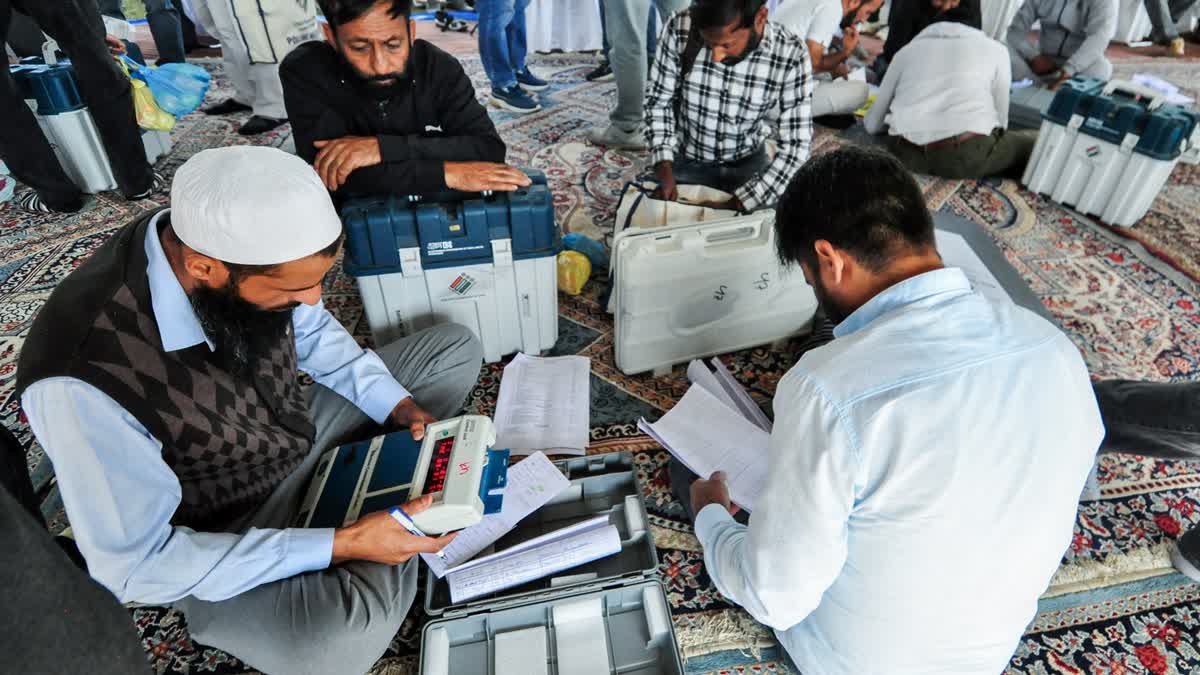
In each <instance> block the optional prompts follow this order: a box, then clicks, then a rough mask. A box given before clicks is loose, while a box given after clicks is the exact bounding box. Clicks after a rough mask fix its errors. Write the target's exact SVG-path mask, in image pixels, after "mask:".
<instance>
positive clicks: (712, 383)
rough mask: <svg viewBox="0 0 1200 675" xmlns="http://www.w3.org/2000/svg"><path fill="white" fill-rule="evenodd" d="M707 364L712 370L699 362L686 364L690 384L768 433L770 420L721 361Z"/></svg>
mask: <svg viewBox="0 0 1200 675" xmlns="http://www.w3.org/2000/svg"><path fill="white" fill-rule="evenodd" d="M709 363H711V364H712V370H709V369H708V367H707V366H705V365H704V364H703V363H701V362H700V361H699V360H696V361H692V362H691V363H690V364H688V371H687V372H688V380H690V381H691V383H692V384H698V385H700V386H702V387H704V389H705V390H706V391H708V393H710V394H712V395H714V396H716V397H717V398H718V399H720V400H721V402H722V403H725V404H726V405H728V406H729V407H730V408H732V409H733V410H735V411H736V412H738V413H739V414H740V415H741V416H742V417H744V418H746V419H747V420H749V421H750V422H752V423H753V424H754V426H756V427H758V428H760V429H762V430H763V431H766V432H768V433H770V431H771V428H772V426H773V425H772V423H771V420H770V418H768V417H767V415H766V413H764V412H763V411H762V408H760V407H758V404H757V403H755V402H754V399H753V398H751V397H750V394H749V393H748V392H747V391H746V388H745V387H743V386H742V384H741V383H740V382H738V381H737V378H735V377H734V376H733V374H732V373H730V372H729V369H728V368H726V367H725V364H724V363H722V362H721V359H718V358H714V359H712V360H711V361H710V362H709Z"/></svg>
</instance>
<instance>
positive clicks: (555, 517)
mask: <svg viewBox="0 0 1200 675" xmlns="http://www.w3.org/2000/svg"><path fill="white" fill-rule="evenodd" d="M555 465H556V466H557V467H559V469H561V470H562V472H563V474H564V475H566V477H567V478H568V479H569V480H570V481H571V485H570V487H568V488H567V489H566V490H564V491H563V492H562V494H560V495H558V496H557V497H556V498H555V499H553V500H552V501H550V502H549V503H548V504H546V505H545V506H544V507H542V508H541V509H538V510H537V511H536V512H534V513H533V514H531V515H530V516H528V517H527V518H526V519H525V520H523V521H521V523H520V524H519V525H518V526H517V527H516V529H514V530H513V531H512V532H509V533H508V534H507V535H505V536H504V537H503V538H501V539H500V540H499V541H498V542H496V545H495V548H496V550H500V549H505V548H508V547H510V546H513V545H515V544H518V543H520V542H523V541H526V540H529V539H532V538H534V537H537V536H539V535H542V534H545V533H546V532H550V531H553V530H557V529H560V528H563V527H567V526H569V525H572V524H574V523H577V522H581V521H584V520H587V519H589V518H593V517H595V516H598V515H602V514H607V515H608V517H609V522H610V523H611V524H613V525H615V526H616V527H617V530H618V531H619V533H620V536H621V551H620V553H617V554H615V555H612V556H608V557H606V558H602V559H600V560H596V561H594V562H591V563H588V564H586V565H581V566H579V567H576V568H573V569H570V570H566V571H565V572H563V573H562V574H560V575H558V576H554V577H550V578H543V579H538V580H537V581H533V582H530V583H528V584H524V585H522V586H518V587H516V588H512V589H508V590H507V591H504V592H502V593H498V594H493V595H491V596H485V597H483V598H478V599H476V600H473V601H471V602H466V603H461V604H458V605H454V604H451V602H450V591H449V584H448V583H447V582H446V580H445V579H438V578H437V577H436V576H435V575H433V574H429V575H428V576H427V579H426V587H425V591H426V592H425V610H426V612H427V613H428V614H429V615H430V616H431V617H441V618H439V619H436V620H434V621H431V622H430V623H429V624H428V625H426V627H425V633H424V636H423V638H422V644H421V673H422V674H423V675H451V674H453V675H470V674H474V673H478V674H479V675H515V674H516V673H521V675H536V674H539V673H546V674H547V675H572V674H574V673H579V674H580V675H583V674H587V675H592V674H593V673H595V674H597V675H599V674H608V675H618V674H619V675H650V674H651V673H655V674H659V673H662V674H666V675H682V673H683V664H682V663H681V661H680V658H679V650H678V647H677V646H676V643H675V632H674V630H673V628H672V626H671V619H670V613H669V612H668V609H667V598H666V592H665V591H664V589H663V587H662V584H661V583H660V582H659V581H658V579H657V578H656V570H657V560H658V558H657V553H656V550H655V548H654V542H653V539H652V537H651V535H650V532H649V530H648V529H647V526H646V523H647V519H646V511H645V508H644V506H643V503H642V491H641V486H640V485H639V483H638V480H637V477H636V474H635V469H634V466H633V458H632V457H631V456H630V455H629V454H628V453H620V454H610V455H600V456H596V457H581V458H578V459H570V460H565V461H560V462H556V463H555ZM601 626H603V631H601V630H600V627H601ZM600 633H603V635H602V636H601V635H600ZM601 638H603V639H601ZM538 649H541V651H542V652H543V653H542V654H541V655H539V654H538V653H537V650H538ZM601 655H603V657H604V660H605V661H606V663H604V662H602V661H601ZM514 657H515V658H516V660H515V661H514Z"/></svg>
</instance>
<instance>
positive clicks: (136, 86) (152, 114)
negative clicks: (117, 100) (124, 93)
mask: <svg viewBox="0 0 1200 675" xmlns="http://www.w3.org/2000/svg"><path fill="white" fill-rule="evenodd" d="M129 82H130V84H132V85H133V109H134V112H136V113H137V122H138V126H139V127H141V128H143V129H150V130H152V131H170V130H171V129H174V128H175V116H174V115H172V114H171V113H169V112H167V111H165V110H163V109H162V108H160V107H158V103H155V101H154V94H151V93H150V87H148V86H146V83H145V82H142V81H141V80H130V81H129Z"/></svg>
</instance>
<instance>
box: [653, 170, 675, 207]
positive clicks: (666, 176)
mask: <svg viewBox="0 0 1200 675" xmlns="http://www.w3.org/2000/svg"><path fill="white" fill-rule="evenodd" d="M654 173H655V175H657V176H658V189H656V190H655V191H654V197H655V199H664V200H666V201H668V202H673V201H676V200H678V199H679V188H678V187H677V186H676V185H675V168H674V165H673V164H672V163H671V162H668V161H662V162H659V163H658V164H655V165H654Z"/></svg>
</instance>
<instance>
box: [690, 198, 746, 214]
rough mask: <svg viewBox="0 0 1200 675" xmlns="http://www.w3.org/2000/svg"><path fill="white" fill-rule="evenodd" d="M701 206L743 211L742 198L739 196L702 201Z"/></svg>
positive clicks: (719, 209)
mask: <svg viewBox="0 0 1200 675" xmlns="http://www.w3.org/2000/svg"><path fill="white" fill-rule="evenodd" d="M700 206H704V207H707V208H710V209H717V210H718V211H741V210H742V200H740V199H738V198H737V197H730V198H729V199H726V200H725V201H720V202H701V204H700Z"/></svg>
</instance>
